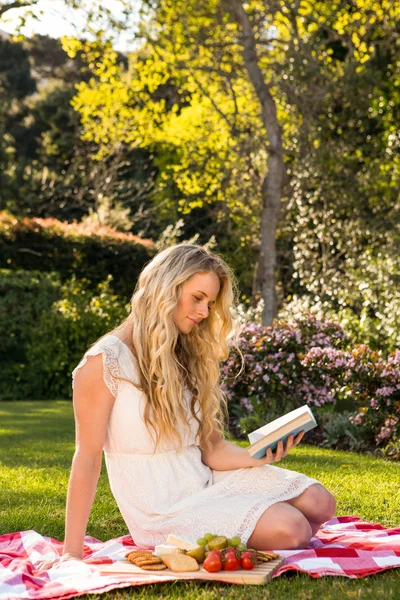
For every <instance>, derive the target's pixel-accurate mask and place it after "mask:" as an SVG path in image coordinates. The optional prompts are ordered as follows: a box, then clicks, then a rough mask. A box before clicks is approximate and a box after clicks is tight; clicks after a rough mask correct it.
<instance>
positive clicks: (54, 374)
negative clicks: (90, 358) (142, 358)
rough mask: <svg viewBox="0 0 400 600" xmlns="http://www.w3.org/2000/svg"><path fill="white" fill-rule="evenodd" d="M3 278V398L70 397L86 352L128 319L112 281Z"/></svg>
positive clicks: (28, 275) (30, 275) (28, 274)
mask: <svg viewBox="0 0 400 600" xmlns="http://www.w3.org/2000/svg"><path fill="white" fill-rule="evenodd" d="M0 275H1V276H0V292H1V293H0V341H1V350H0V362H1V365H2V377H1V381H0V399H17V400H20V399H26V398H38V397H41V398H52V397H53V398H54V397H58V398H60V397H61V398H67V397H69V396H70V394H71V372H72V370H73V369H74V367H75V366H76V365H77V364H78V362H79V360H80V359H81V357H82V355H83V353H84V352H85V350H86V349H87V348H88V346H89V345H90V344H92V343H94V342H95V341H96V339H98V338H99V337H100V336H102V335H104V334H105V333H106V332H107V331H108V330H110V329H112V328H113V327H115V326H116V325H117V324H119V323H120V322H121V321H122V320H123V318H125V316H127V306H125V305H124V301H123V300H122V299H121V298H120V297H118V296H116V295H115V294H114V293H113V292H112V290H111V286H110V284H111V277H109V278H107V279H106V280H105V281H104V282H101V283H99V284H98V285H96V286H93V284H91V283H90V282H88V281H85V280H81V281H78V280H76V279H75V278H72V279H71V280H69V281H67V282H65V283H63V284H62V283H61V281H60V279H59V277H58V276H57V274H55V273H39V272H34V271H18V272H14V271H7V270H1V271H0Z"/></svg>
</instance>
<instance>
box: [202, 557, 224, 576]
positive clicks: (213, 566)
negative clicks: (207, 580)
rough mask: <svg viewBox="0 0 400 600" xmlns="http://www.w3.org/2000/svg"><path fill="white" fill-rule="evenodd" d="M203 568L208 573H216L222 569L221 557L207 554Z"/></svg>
mask: <svg viewBox="0 0 400 600" xmlns="http://www.w3.org/2000/svg"><path fill="white" fill-rule="evenodd" d="M203 567H204V568H205V570H206V571H208V572H209V573H217V571H220V570H221V569H222V561H221V557H220V556H217V555H216V554H212V555H211V554H209V555H208V556H207V558H206V559H205V561H204V562H203Z"/></svg>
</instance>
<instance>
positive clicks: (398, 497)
mask: <svg viewBox="0 0 400 600" xmlns="http://www.w3.org/2000/svg"><path fill="white" fill-rule="evenodd" d="M0 416H1V421H2V428H1V429H0V481H1V486H0V533H10V532H14V531H22V530H27V529H33V530H35V531H38V532H39V533H41V534H42V535H46V536H50V537H54V538H57V539H61V540H62V539H63V538H64V517H65V496H66V490H67V485H68V477H69V468H70V465H71V460H72V456H73V452H74V439H75V438H74V421H73V413H72V405H71V403H70V402H64V401H62V400H57V401H53V402H2V403H1V410H0ZM240 445H241V446H243V445H246V444H245V443H244V442H240ZM280 464H281V466H282V467H285V468H288V469H293V470H295V471H300V472H302V473H306V474H307V475H309V476H311V477H315V478H317V479H319V480H320V481H321V483H323V484H324V485H325V486H326V487H327V488H328V489H330V490H331V491H332V492H333V494H334V495H335V496H336V498H337V501H338V509H337V514H342V515H358V516H360V517H361V518H362V519H365V520H367V521H368V520H370V521H377V522H380V523H382V524H384V525H385V526H395V525H398V524H399V523H400V465H399V464H398V463H393V462H386V461H384V460H382V459H376V458H374V457H371V456H365V455H361V454H355V453H351V452H340V451H334V450H325V449H321V448H316V447H313V446H304V445H303V446H300V447H297V448H295V449H293V450H292V451H291V452H290V454H289V455H288V456H287V457H286V458H285V459H284V460H283V461H282V462H281V463H280ZM87 534H88V535H91V536H93V537H95V538H98V539H100V540H107V539H109V538H112V537H116V536H119V535H126V534H127V529H126V526H125V523H124V521H123V519H122V517H121V515H120V513H119V510H118V507H117V505H116V503H115V500H114V498H113V496H112V494H111V492H110V488H109V485H108V480H107V474H106V471H105V467H104V464H103V468H102V472H101V476H100V480H99V483H98V486H97V494H96V499H95V503H94V505H93V509H92V512H91V515H90V520H89V523H88V528H87ZM132 596H134V597H135V598H137V599H141V600H150V599H153V598H154V599H156V598H157V599H158V600H159V599H165V600H167V599H168V600H169V599H172V600H174V599H177V600H178V599H184V600H203V599H204V600H205V599H207V600H214V599H215V600H220V599H222V598H229V599H230V600H234V599H235V600H240V599H251V600H253V599H255V600H257V599H261V598H263V599H264V598H268V599H270V600H273V599H278V598H279V599H280V600H281V599H282V598H284V597H288V598H290V599H291V598H298V599H300V600H310V599H314V598H315V599H316V600H317V599H318V600H320V599H321V598H323V599H324V600H337V599H338V598H340V599H342V598H349V599H350V598H374V599H381V598H382V599H383V598H385V600H386V599H387V598H400V569H398V570H391V571H388V572H386V573H384V574H381V575H379V576H374V577H369V578H367V579H364V580H357V581H351V580H345V579H342V578H339V577H336V578H335V577H331V578H324V579H318V580H312V579H310V578H309V577H307V576H304V575H296V574H287V575H284V576H281V577H279V578H277V579H275V580H273V582H272V583H271V584H269V585H268V586H267V587H265V586H260V587H258V586H237V587H233V586H232V587H231V586H228V585H222V584H208V583H195V582H190V583H189V582H175V583H164V584H157V585H151V586H144V587H136V588H127V589H126V590H116V591H114V592H109V593H107V594H102V595H101V596H98V598H99V599H100V598H102V599H104V600H106V599H113V600H128V598H131V597H132ZM82 598H83V599H85V600H94V599H95V598H96V599H97V596H94V595H88V596H82Z"/></svg>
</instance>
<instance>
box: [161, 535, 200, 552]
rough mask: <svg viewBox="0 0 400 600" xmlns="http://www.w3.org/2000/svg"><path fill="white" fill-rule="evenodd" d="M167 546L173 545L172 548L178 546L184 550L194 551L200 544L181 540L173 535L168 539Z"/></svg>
mask: <svg viewBox="0 0 400 600" xmlns="http://www.w3.org/2000/svg"><path fill="white" fill-rule="evenodd" d="M167 544H171V545H172V546H176V547H177V548H181V549H182V550H194V549H195V548H197V546H198V544H196V543H195V542H194V541H193V540H187V539H185V538H179V537H177V536H176V535H171V534H170V535H169V536H168V537H167Z"/></svg>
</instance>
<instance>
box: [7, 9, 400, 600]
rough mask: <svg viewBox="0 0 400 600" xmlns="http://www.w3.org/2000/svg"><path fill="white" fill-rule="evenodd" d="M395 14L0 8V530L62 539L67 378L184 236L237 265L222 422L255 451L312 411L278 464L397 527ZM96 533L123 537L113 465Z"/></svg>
mask: <svg viewBox="0 0 400 600" xmlns="http://www.w3.org/2000/svg"><path fill="white" fill-rule="evenodd" d="M399 12H400V11H399V8H398V6H397V5H396V3H395V2H391V1H389V0H380V1H377V0H351V1H346V2H344V1H341V0H333V1H331V2H326V1H317V0H293V1H291V2H289V1H285V0H273V1H272V2H268V3H267V2H261V1H254V0H250V1H249V2H247V3H241V2H239V1H238V0H229V1H228V0H205V1H200V0H185V2H183V1H182V0H175V1H174V2H171V1H167V0H154V1H153V0H147V1H146V0H143V2H141V3H136V2H135V3H134V2H128V1H125V0H108V1H105V2H97V0H93V1H91V2H89V1H87V2H86V1H85V0H38V1H37V2H36V1H35V0H32V1H30V0H27V1H26V2H24V1H23V0H16V1H15V2H14V1H11V0H3V1H1V2H0V30H1V31H0V130H1V136H0V211H1V212H0V341H1V343H0V365H1V378H0V479H1V482H2V485H0V533H6V532H12V531H21V530H27V529H34V530H35V531H38V532H40V533H41V534H42V535H49V536H52V537H54V538H57V539H63V536H64V517H65V496H66V489H67V484H68V473H69V467H70V465H71V459H72V456H73V452H74V424H73V413H72V405H71V401H70V400H71V386H70V383H71V371H72V369H73V368H74V367H75V366H76V364H77V363H78V362H79V360H80V358H81V356H82V354H83V352H84V351H85V350H86V348H87V347H88V346H89V345H90V344H92V343H93V342H94V341H95V340H96V339H97V338H98V337H99V336H101V335H103V334H104V333H105V332H106V331H108V330H110V329H112V328H113V327H114V326H115V324H116V323H118V322H119V321H120V320H121V319H123V318H124V317H125V316H126V314H127V311H128V309H129V299H130V296H131V294H132V291H133V289H134V286H135V283H136V280H137V277H138V274H139V272H140V270H141V268H142V267H143V265H144V264H145V263H146V262H147V261H148V260H150V259H151V258H152V256H154V254H155V253H156V252H157V251H158V250H159V249H161V248H164V247H166V246H168V245H170V244H173V243H176V242H181V241H195V242H198V243H201V244H206V245H208V247H210V248H211V249H214V250H216V251H217V252H220V253H221V254H222V255H223V256H224V257H225V258H226V260H227V261H228V263H229V264H230V265H231V267H232V268H233V269H234V270H235V272H236V275H237V278H238V286H239V299H240V318H241V321H242V323H243V331H242V336H241V342H240V350H241V354H242V355H243V357H244V361H245V367H244V371H242V373H241V375H240V377H237V374H238V372H239V371H240V368H241V365H242V363H241V356H240V354H239V353H238V352H236V351H235V352H232V354H231V356H230V358H229V359H228V360H227V361H226V362H225V363H224V364H223V365H222V377H223V385H224V388H225V392H226V396H227V399H228V406H229V432H228V435H230V436H231V437H232V439H234V440H235V441H236V442H237V443H239V444H242V445H246V433H247V432H248V431H249V430H251V429H253V428H254V427H256V426H258V425H261V424H263V423H264V422H265V421H267V420H269V419H271V418H273V417H275V416H278V415H280V414H282V413H283V412H287V411H288V410H289V409H291V408H294V407H296V406H298V405H301V404H304V403H305V402H306V403H308V404H309V405H310V406H311V407H312V409H313V411H314V412H315V413H316V416H317V420H318V422H319V424H320V427H319V428H318V429H316V430H314V431H313V432H312V433H310V434H308V437H307V440H306V443H302V444H301V446H300V447H298V448H295V449H294V450H293V451H292V452H290V454H289V455H288V456H287V457H285V459H284V460H283V461H282V462H283V464H282V466H284V467H286V468H289V469H294V470H297V471H301V472H303V473H306V474H307V475H309V476H311V477H316V478H317V479H319V480H320V481H321V482H322V483H323V484H324V485H325V486H326V487H327V488H328V489H330V490H331V491H332V493H334V495H335V497H336V498H337V501H338V514H342V515H343V514H353V515H359V516H360V517H361V518H363V519H365V520H370V521H375V522H376V521H378V522H381V523H382V524H383V525H385V526H395V525H398V524H399V523H400V512H399V506H400V497H399V493H400V491H399V490H400V487H399V484H398V482H399V480H400V478H399V463H398V459H399V456H400V441H399V438H400V419H399V417H400V350H399V348H400V291H399V290H400V287H399V282H400V271H399V265H398V256H399V248H400V236H399V234H400V228H399V225H400V221H399V212H400V201H399V146H400V136H399V130H398V123H399V116H400V114H399V113H400V111H399V107H400V87H399V82H400V78H399V65H400V60H399V58H400V56H399V54H400V45H399V39H400V32H399V16H400V15H399ZM317 446H319V447H317ZM389 461H390V462H389ZM87 532H88V535H92V536H94V537H97V538H98V539H101V540H106V539H110V538H111V537H116V536H119V535H124V534H126V526H125V524H124V522H123V520H122V517H121V515H120V513H119V511H118V508H117V506H116V504H115V501H114V499H113V497H112V494H111V492H110V489H109V486H108V482H107V476H106V472H105V469H104V465H103V470H102V474H101V476H100V480H99V484H98V490H97V495H96V500H95V504H94V506H93V509H92V512H91V516H90V519H89V523H88V529H87ZM399 593H400V576H399V570H398V569H397V570H395V571H389V572H387V573H385V574H384V575H381V576H379V577H378V576H377V577H370V578H368V579H366V580H363V581H352V582H351V581H344V582H343V580H341V579H340V578H330V579H327V580H319V581H310V580H308V579H307V578H306V577H305V576H299V575H296V576H293V577H287V578H286V577H279V578H278V579H277V580H274V582H273V584H271V586H270V587H269V589H268V591H267V590H265V589H260V590H254V589H252V590H251V597H252V598H265V597H270V598H271V599H272V598H282V597H286V596H289V597H292V598H294V597H296V598H301V599H304V600H308V599H310V598H321V597H324V598H327V599H331V598H332V600H333V599H335V600H336V598H338V597H340V598H342V597H343V598H354V597H360V596H361V597H362V596H363V595H364V596H366V597H373V598H388V597H397V596H398V595H399ZM160 594H161V595H160ZM164 594H165V595H164ZM117 595H118V596H121V597H122V598H128V597H131V593H130V592H129V591H127V592H115V593H110V594H108V595H107V597H110V598H115V597H116V596H117ZM136 595H137V596H138V597H140V598H145V599H149V598H153V597H154V598H160V597H168V598H185V599H186V600H192V599H195V600H199V599H200V598H204V597H207V598H208V599H212V598H214V597H215V598H221V597H224V598H225V597H229V598H232V599H233V598H235V599H236V598H237V599H242V598H246V597H249V592H248V591H247V590H246V589H240V588H227V587H223V586H221V585H217V584H214V585H209V586H202V585H201V584H194V583H193V584H182V585H180V586H174V585H173V584H165V585H164V586H163V587H162V589H161V588H160V586H153V587H148V588H147V589H143V590H136ZM88 598H90V596H89V597H88Z"/></svg>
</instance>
